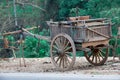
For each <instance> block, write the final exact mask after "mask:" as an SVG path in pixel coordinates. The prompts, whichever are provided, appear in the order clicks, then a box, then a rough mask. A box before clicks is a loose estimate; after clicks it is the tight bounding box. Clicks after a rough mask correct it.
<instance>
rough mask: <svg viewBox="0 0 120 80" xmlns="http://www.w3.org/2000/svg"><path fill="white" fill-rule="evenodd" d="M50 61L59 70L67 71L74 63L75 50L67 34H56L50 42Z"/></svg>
mask: <svg viewBox="0 0 120 80" xmlns="http://www.w3.org/2000/svg"><path fill="white" fill-rule="evenodd" d="M50 52H51V59H52V62H53V64H54V65H55V67H56V68H57V69H59V70H68V69H70V68H71V67H72V66H73V65H74V63H75V57H76V49H75V45H74V42H73V40H72V39H71V37H70V36H69V35H67V34H58V35H57V36H56V37H54V39H53V40H52V42H51V49H50Z"/></svg>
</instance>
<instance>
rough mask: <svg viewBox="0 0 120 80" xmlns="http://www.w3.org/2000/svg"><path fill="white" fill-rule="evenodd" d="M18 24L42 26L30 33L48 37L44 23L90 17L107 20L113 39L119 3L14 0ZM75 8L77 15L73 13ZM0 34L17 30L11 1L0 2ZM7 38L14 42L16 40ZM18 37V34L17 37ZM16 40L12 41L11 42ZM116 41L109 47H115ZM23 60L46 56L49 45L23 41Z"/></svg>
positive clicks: (118, 20) (119, 14) (108, 0)
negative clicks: (73, 17)
mask: <svg viewBox="0 0 120 80" xmlns="http://www.w3.org/2000/svg"><path fill="white" fill-rule="evenodd" d="M15 1H16V6H17V7H16V8H17V21H18V25H24V27H26V28H27V27H33V26H41V27H40V28H39V29H37V30H35V31H33V33H37V34H40V35H47V36H49V27H48V26H47V25H46V23H45V21H47V20H50V19H53V20H57V21H59V20H66V18H67V17H69V16H76V15H78V16H82V15H90V16H91V18H110V19H111V21H112V23H113V26H112V33H113V36H116V35H117V31H118V27H120V26H119V25H120V5H119V4H120V0H15ZM76 7H77V8H78V14H76ZM0 16H1V17H0V28H1V29H0V33H4V32H8V31H14V30H17V29H18V27H16V26H15V24H14V22H15V20H14V19H15V18H14V7H13V0H0ZM15 36H16V35H13V37H8V38H9V39H10V40H11V41H16V40H17V37H15ZM17 36H19V35H17ZM13 38H15V39H13ZM114 42H115V39H113V40H111V42H110V44H111V45H114V44H115V43H114ZM24 46H25V47H24V53H25V57H43V56H49V43H48V42H46V41H44V40H38V39H34V38H32V37H30V36H28V37H26V38H25V43H24Z"/></svg>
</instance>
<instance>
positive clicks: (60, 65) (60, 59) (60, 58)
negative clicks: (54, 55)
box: [59, 57, 62, 67]
mask: <svg viewBox="0 0 120 80" xmlns="http://www.w3.org/2000/svg"><path fill="white" fill-rule="evenodd" d="M61 64H62V57H61V58H60V63H59V67H61Z"/></svg>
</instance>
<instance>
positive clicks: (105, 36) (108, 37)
mask: <svg viewBox="0 0 120 80" xmlns="http://www.w3.org/2000/svg"><path fill="white" fill-rule="evenodd" d="M87 29H88V30H90V31H92V32H94V33H96V34H98V35H100V36H103V37H105V38H110V37H109V36H106V35H104V34H102V33H99V32H96V31H94V30H92V29H89V28H87Z"/></svg>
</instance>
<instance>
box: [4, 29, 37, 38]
mask: <svg viewBox="0 0 120 80" xmlns="http://www.w3.org/2000/svg"><path fill="white" fill-rule="evenodd" d="M35 28H37V27H32V28H27V29H26V30H32V29H35ZM20 32H22V31H21V30H17V31H13V32H7V33H3V34H2V36H6V35H11V34H17V33H20Z"/></svg>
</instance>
